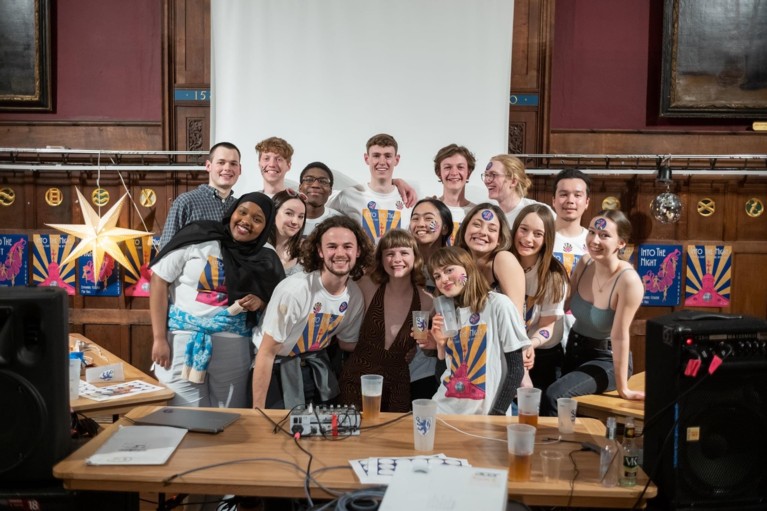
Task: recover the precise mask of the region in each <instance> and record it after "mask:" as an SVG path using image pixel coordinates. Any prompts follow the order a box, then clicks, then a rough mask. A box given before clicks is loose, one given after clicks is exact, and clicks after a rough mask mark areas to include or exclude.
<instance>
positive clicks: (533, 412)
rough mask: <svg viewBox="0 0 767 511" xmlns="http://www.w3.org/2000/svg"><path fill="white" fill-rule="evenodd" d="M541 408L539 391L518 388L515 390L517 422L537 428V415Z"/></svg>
mask: <svg viewBox="0 0 767 511" xmlns="http://www.w3.org/2000/svg"><path fill="white" fill-rule="evenodd" d="M540 408H541V389H535V388H530V387H520V388H518V389H517V409H518V410H519V422H520V423H521V424H529V425H531V426H535V427H537V426H538V414H539V411H540Z"/></svg>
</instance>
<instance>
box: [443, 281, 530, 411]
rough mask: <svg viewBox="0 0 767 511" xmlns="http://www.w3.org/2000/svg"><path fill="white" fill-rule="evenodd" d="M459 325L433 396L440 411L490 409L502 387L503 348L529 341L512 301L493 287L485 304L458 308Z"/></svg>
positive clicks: (513, 348)
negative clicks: (479, 308)
mask: <svg viewBox="0 0 767 511" xmlns="http://www.w3.org/2000/svg"><path fill="white" fill-rule="evenodd" d="M456 312H457V316H458V323H459V331H458V333H457V334H456V335H455V336H454V337H453V338H452V339H450V340H448V342H447V346H445V362H446V363H447V369H446V370H445V372H444V373H443V374H442V377H441V378H440V385H439V388H438V389H437V393H436V394H435V395H434V398H433V399H434V400H435V401H436V402H437V412H438V413H445V414H474V415H487V414H489V413H490V410H491V409H492V406H493V403H494V402H495V397H496V394H497V393H498V390H499V389H500V387H501V383H502V382H501V377H502V376H503V361H502V359H503V357H504V353H509V352H512V351H517V350H520V349H522V348H524V347H526V346H529V345H530V340H529V339H528V338H527V334H526V333H525V329H524V325H523V323H522V318H521V317H520V315H519V312H518V311H517V308H516V307H515V306H514V304H513V303H512V301H511V300H510V299H509V298H508V297H507V296H505V295H503V294H500V293H496V292H494V291H491V292H490V293H489V296H488V299H487V304H486V305H485V308H484V309H483V310H482V311H481V312H479V313H472V312H471V310H470V309H469V308H468V307H460V308H458V309H457V311H456Z"/></svg>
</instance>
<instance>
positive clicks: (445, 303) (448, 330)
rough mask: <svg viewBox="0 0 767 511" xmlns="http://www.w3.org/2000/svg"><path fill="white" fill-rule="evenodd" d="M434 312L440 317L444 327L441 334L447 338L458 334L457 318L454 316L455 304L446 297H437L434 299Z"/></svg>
mask: <svg viewBox="0 0 767 511" xmlns="http://www.w3.org/2000/svg"><path fill="white" fill-rule="evenodd" d="M434 310H435V311H437V314H439V315H440V316H442V318H443V321H444V325H443V326H442V332H443V333H444V334H445V335H447V336H448V337H452V336H454V335H455V334H457V333H458V318H456V316H455V302H453V299H452V298H449V297H447V296H438V297H437V298H435V299H434Z"/></svg>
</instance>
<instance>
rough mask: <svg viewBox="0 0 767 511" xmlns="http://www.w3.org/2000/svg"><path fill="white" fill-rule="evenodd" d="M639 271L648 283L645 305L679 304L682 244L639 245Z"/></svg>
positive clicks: (643, 299)
mask: <svg viewBox="0 0 767 511" xmlns="http://www.w3.org/2000/svg"><path fill="white" fill-rule="evenodd" d="M637 272H638V273H639V277H640V278H641V279H642V284H644V298H642V305H649V306H655V307H660V306H664V307H666V306H674V305H679V300H680V299H681V295H682V245H639V255H638V266H637Z"/></svg>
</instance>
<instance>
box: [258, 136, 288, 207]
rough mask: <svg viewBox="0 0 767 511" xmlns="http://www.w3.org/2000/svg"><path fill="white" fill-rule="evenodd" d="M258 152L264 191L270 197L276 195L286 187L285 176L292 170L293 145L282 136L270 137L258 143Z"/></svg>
mask: <svg viewBox="0 0 767 511" xmlns="http://www.w3.org/2000/svg"><path fill="white" fill-rule="evenodd" d="M256 152H258V166H259V167H260V168H261V177H262V178H263V180H264V189H263V190H262V191H263V192H264V194H266V195H268V196H269V197H274V194H275V193H277V192H281V191H283V190H284V189H285V188H286V186H285V176H286V175H287V173H288V171H289V170H290V166H291V159H292V158H293V146H291V145H290V144H288V143H287V142H286V141H285V140H283V139H281V138H278V137H269V138H267V139H264V140H262V141H261V142H259V143H258V144H256Z"/></svg>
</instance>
